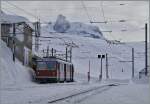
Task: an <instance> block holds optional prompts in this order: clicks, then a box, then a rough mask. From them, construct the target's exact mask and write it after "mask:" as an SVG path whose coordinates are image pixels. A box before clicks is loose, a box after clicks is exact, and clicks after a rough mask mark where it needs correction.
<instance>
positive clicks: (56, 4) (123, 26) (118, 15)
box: [2, 1, 149, 41]
mask: <svg viewBox="0 0 150 104" xmlns="http://www.w3.org/2000/svg"><path fill="white" fill-rule="evenodd" d="M12 4H13V5H12ZM15 6H16V7H15ZM17 7H19V8H22V9H24V10H25V11H27V12H28V13H25V12H24V11H22V10H21V9H19V8H17ZM2 10H3V11H5V12H6V13H8V14H17V15H21V16H25V17H26V18H28V19H29V20H30V21H36V20H37V19H36V18H35V17H33V16H32V15H29V13H31V14H33V15H35V16H36V17H38V18H40V20H41V21H42V22H43V21H45V22H48V21H55V20H56V18H57V15H59V14H63V15H64V16H66V17H67V19H68V20H69V21H72V22H83V23H86V24H90V21H93V22H104V21H108V23H107V24H105V23H101V24H92V25H97V26H99V28H100V30H101V31H112V32H111V33H109V32H103V34H104V35H105V37H107V38H109V39H116V40H121V41H144V33H145V32H144V29H143V28H144V26H145V23H146V22H148V18H149V2H148V1H103V2H102V1H84V2H83V1H30V2H29V1H12V2H9V3H8V2H2ZM119 20H126V22H118V21H119ZM121 30H127V31H124V32H123V31H121Z"/></svg>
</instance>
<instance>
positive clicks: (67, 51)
mask: <svg viewBox="0 0 150 104" xmlns="http://www.w3.org/2000/svg"><path fill="white" fill-rule="evenodd" d="M67 58H68V46H66V61H67V60H68V59H67Z"/></svg>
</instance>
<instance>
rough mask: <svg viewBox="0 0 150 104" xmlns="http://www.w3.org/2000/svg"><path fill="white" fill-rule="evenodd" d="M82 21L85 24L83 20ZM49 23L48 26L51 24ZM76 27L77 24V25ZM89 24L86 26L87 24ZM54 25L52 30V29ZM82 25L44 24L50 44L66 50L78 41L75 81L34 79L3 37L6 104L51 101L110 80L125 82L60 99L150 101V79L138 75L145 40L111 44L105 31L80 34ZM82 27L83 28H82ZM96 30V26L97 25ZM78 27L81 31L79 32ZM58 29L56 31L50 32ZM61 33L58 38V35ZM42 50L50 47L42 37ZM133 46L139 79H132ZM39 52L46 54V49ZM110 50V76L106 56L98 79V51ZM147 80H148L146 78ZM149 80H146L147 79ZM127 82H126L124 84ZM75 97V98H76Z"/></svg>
mask: <svg viewBox="0 0 150 104" xmlns="http://www.w3.org/2000/svg"><path fill="white" fill-rule="evenodd" d="M80 25H83V24H81V23H80ZM47 27H48V28H47ZM75 27H76V26H75ZM85 27H86V28H85ZM49 28H51V30H50V29H49ZM80 28H81V29H79V30H78V29H75V31H73V30H74V29H71V30H72V31H69V32H66V33H55V32H54V30H53V28H52V27H51V26H50V27H49V26H45V27H43V28H42V31H41V33H42V34H41V35H42V36H52V37H55V38H51V40H50V42H49V47H50V48H55V49H57V50H58V51H61V52H64V53H65V47H66V46H65V44H64V43H72V42H73V43H74V44H75V45H76V47H75V48H73V51H72V54H73V55H72V56H73V57H72V62H73V64H74V66H75V82H73V83H55V84H38V83H35V82H32V70H31V69H30V68H28V67H26V66H23V65H22V63H20V62H19V61H18V60H17V61H16V62H15V63H14V62H13V60H12V53H11V50H10V49H9V48H8V47H7V46H6V44H5V43H4V42H3V41H1V40H0V71H1V72H0V74H1V75H0V82H1V83H0V103H2V104H32V103H33V104H47V103H48V102H49V101H51V100H53V99H57V98H61V97H63V96H69V95H71V94H75V93H78V92H80V91H83V90H88V89H90V88H95V87H99V86H103V85H107V84H110V83H121V84H123V85H120V86H114V87H110V88H108V89H107V88H106V89H104V91H101V89H99V90H100V91H99V90H96V91H95V92H92V94H89V95H88V96H90V97H87V95H86V96H85V97H87V98H85V97H81V98H84V100H80V99H81V98H80V97H77V98H75V99H74V98H72V99H73V101H72V99H69V100H70V101H68V99H67V101H62V102H58V103H65V104H66V103H67V104H70V103H81V104H91V103H92V104H99V103H105V104H114V103H116V104H120V103H123V104H141V103H143V104H148V103H149V100H148V96H149V94H148V91H149V85H148V84H149V83H148V78H143V79H142V80H139V79H138V72H139V71H140V70H141V69H143V68H144V55H143V52H144V43H143V42H137V43H126V44H109V43H107V42H106V40H105V38H104V37H103V35H100V36H101V37H99V38H93V36H90V35H88V37H87V33H86V32H82V35H78V32H81V31H83V30H84V31H88V30H85V29H87V28H88V26H87V25H86V24H84V26H83V28H82V26H81V27H80ZM80 30H81V31H80ZM94 30H95V29H94ZM77 31H78V32H77ZM91 31H92V34H94V33H93V32H94V31H93V30H91ZM50 32H54V33H50ZM56 37H57V38H56ZM40 42H41V43H42V45H41V46H40V50H42V49H46V48H47V45H48V42H43V41H40ZM131 47H134V48H135V76H136V77H135V79H133V80H132V79H131V74H132V73H131V72H132V66H131V63H129V62H125V63H123V62H121V61H131V55H132V53H131ZM40 50H39V54H40V55H42V53H40ZM106 53H108V62H109V79H106V78H105V74H106V73H105V69H106V68H105V59H104V60H103V80H102V81H101V82H99V81H98V76H99V73H100V59H98V58H97V55H98V54H106ZM89 61H90V63H91V64H90V69H91V76H92V79H91V81H90V82H89V83H88V82H87V72H88V70H89V67H88V66H89V65H88V64H89ZM143 80H144V83H142V81H143ZM145 80H146V81H145ZM124 84H125V85H124ZM74 101H75V102H74Z"/></svg>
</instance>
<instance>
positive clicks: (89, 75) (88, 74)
mask: <svg viewBox="0 0 150 104" xmlns="http://www.w3.org/2000/svg"><path fill="white" fill-rule="evenodd" d="M90 64H91V63H90V60H89V71H88V82H89V81H90V67H91V66H90Z"/></svg>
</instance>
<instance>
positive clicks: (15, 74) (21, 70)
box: [0, 40, 31, 88]
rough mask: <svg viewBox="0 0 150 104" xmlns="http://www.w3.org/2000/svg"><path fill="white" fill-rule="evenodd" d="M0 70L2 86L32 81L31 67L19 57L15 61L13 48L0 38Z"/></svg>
mask: <svg viewBox="0 0 150 104" xmlns="http://www.w3.org/2000/svg"><path fill="white" fill-rule="evenodd" d="M0 71H1V72H0V76H1V77H0V82H1V84H0V85H1V87H2V88H6V87H9V86H19V85H23V84H27V83H30V82H31V74H30V69H29V68H28V67H25V66H23V65H22V63H20V62H19V61H18V60H17V59H16V62H13V60H12V52H11V50H10V48H8V47H7V45H6V44H5V43H4V42H3V41H2V40H0Z"/></svg>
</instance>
